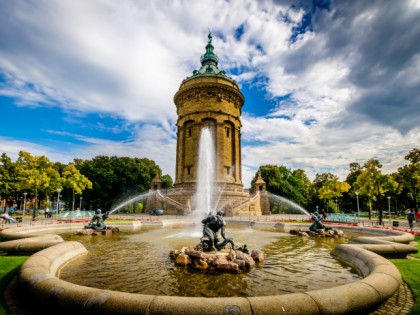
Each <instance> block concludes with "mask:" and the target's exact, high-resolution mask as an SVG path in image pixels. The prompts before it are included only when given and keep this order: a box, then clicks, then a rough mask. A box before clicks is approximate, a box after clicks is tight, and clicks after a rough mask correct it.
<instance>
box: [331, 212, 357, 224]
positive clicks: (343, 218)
mask: <svg viewBox="0 0 420 315" xmlns="http://www.w3.org/2000/svg"><path fill="white" fill-rule="evenodd" d="M324 221H327V222H343V223H357V222H358V221H359V220H358V218H357V215H356V216H355V215H351V214H344V213H328V214H327V218H326V219H324Z"/></svg>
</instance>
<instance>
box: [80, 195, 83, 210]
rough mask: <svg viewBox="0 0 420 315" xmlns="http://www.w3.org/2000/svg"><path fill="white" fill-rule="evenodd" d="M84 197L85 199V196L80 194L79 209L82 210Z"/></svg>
mask: <svg viewBox="0 0 420 315" xmlns="http://www.w3.org/2000/svg"><path fill="white" fill-rule="evenodd" d="M82 199H83V197H82V196H80V203H79V210H80V211H82Z"/></svg>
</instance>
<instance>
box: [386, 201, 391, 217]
mask: <svg viewBox="0 0 420 315" xmlns="http://www.w3.org/2000/svg"><path fill="white" fill-rule="evenodd" d="M387 198H388V216H389V221H391V197H390V196H388V197H387Z"/></svg>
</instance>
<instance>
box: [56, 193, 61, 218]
mask: <svg viewBox="0 0 420 315" xmlns="http://www.w3.org/2000/svg"><path fill="white" fill-rule="evenodd" d="M60 192H61V189H60V188H58V189H57V214H56V220H57V221H58V212H59V211H60Z"/></svg>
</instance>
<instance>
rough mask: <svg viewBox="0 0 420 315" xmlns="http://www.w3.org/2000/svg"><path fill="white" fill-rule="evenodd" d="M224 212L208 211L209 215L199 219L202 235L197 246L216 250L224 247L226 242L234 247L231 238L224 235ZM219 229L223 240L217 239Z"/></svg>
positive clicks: (207, 249)
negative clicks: (201, 225)
mask: <svg viewBox="0 0 420 315" xmlns="http://www.w3.org/2000/svg"><path fill="white" fill-rule="evenodd" d="M223 216H224V212H223V211H217V213H216V215H213V214H211V213H209V215H208V216H207V217H206V218H205V219H203V220H202V221H201V223H202V224H203V237H202V238H201V239H200V240H201V242H200V243H199V244H198V245H197V247H200V248H202V249H203V250H204V251H209V252H210V251H218V250H221V249H222V248H224V247H225V246H226V245H227V244H228V243H230V244H231V245H232V248H235V244H234V243H233V239H231V238H228V237H226V236H225V227H226V222H225V220H224V218H223ZM219 231H220V234H221V236H222V237H223V241H220V239H219Z"/></svg>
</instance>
